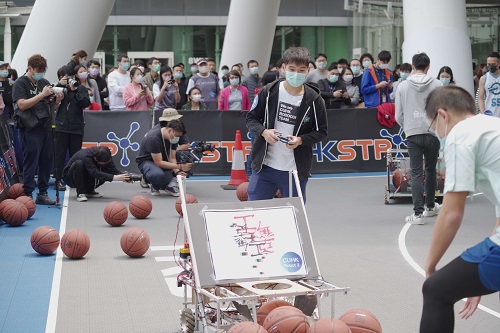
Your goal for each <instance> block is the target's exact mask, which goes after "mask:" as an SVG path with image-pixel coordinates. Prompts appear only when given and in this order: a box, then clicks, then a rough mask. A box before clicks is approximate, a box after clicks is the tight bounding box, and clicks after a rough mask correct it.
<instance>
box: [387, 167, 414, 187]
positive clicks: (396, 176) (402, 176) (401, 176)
mask: <svg viewBox="0 0 500 333" xmlns="http://www.w3.org/2000/svg"><path fill="white" fill-rule="evenodd" d="M410 182H411V174H410V172H409V170H401V169H400V168H397V169H396V170H394V172H393V173H392V184H393V185H394V187H396V189H400V190H402V191H406V189H408V185H409V184H410Z"/></svg>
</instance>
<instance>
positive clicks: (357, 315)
mask: <svg viewBox="0 0 500 333" xmlns="http://www.w3.org/2000/svg"><path fill="white" fill-rule="evenodd" d="M339 319H340V320H342V321H343V322H344V323H346V324H347V326H349V327H350V329H351V331H352V333H382V326H381V325H380V322H379V321H378V319H377V317H375V315H374V314H373V313H371V312H370V311H368V310H363V309H354V310H350V311H347V312H346V313H344V314H343V315H342V316H341V317H340V318H339Z"/></svg>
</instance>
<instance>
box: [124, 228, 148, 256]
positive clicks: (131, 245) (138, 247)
mask: <svg viewBox="0 0 500 333" xmlns="http://www.w3.org/2000/svg"><path fill="white" fill-rule="evenodd" d="M149 243H150V239H149V235H148V234H147V232H145V231H144V230H143V229H141V228H137V227H135V228H130V229H127V230H125V232H124V233H123V234H122V238H121V239H120V245H121V247H122V250H123V252H125V254H126V255H128V256H130V257H134V258H136V257H140V256H142V255H144V253H146V252H147V251H148V249H149Z"/></svg>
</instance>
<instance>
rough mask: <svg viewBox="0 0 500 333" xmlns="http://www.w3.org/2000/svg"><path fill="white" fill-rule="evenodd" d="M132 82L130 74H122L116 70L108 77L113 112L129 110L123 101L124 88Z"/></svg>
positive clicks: (110, 106)
mask: <svg viewBox="0 0 500 333" xmlns="http://www.w3.org/2000/svg"><path fill="white" fill-rule="evenodd" d="M130 82H131V79H130V73H129V72H126V73H125V74H122V73H120V72H118V70H115V71H113V72H111V73H110V74H109V76H108V89H109V109H110V110H112V111H116V110H121V111H125V110H127V107H126V106H125V102H124V101H123V88H125V87H126V86H127V85H128V84H129V83H130Z"/></svg>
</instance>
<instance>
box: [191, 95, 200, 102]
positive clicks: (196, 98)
mask: <svg viewBox="0 0 500 333" xmlns="http://www.w3.org/2000/svg"><path fill="white" fill-rule="evenodd" d="M191 99H192V100H193V102H199V101H201V95H200V94H194V95H193V96H191Z"/></svg>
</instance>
